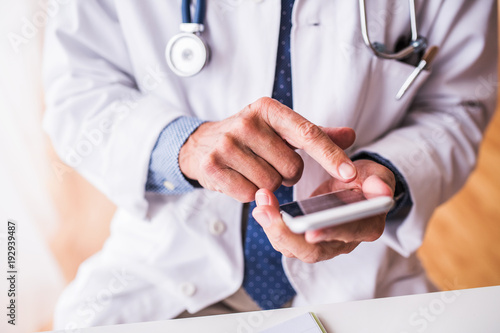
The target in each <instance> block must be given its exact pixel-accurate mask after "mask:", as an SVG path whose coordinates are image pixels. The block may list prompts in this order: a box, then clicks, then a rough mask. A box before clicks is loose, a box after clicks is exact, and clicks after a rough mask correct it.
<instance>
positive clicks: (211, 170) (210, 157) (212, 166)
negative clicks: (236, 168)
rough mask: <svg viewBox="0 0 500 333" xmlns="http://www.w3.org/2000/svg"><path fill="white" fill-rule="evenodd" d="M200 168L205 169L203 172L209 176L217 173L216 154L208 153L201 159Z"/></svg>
mask: <svg viewBox="0 0 500 333" xmlns="http://www.w3.org/2000/svg"><path fill="white" fill-rule="evenodd" d="M200 168H201V170H202V171H203V173H205V174H206V175H207V176H208V177H212V176H214V175H216V174H217V172H218V165H217V158H216V156H215V154H213V153H210V154H207V155H206V156H205V157H204V158H203V159H202V160H201V161H200Z"/></svg>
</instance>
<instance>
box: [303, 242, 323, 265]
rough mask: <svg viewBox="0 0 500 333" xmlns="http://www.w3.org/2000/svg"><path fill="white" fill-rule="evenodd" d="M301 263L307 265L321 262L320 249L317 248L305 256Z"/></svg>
mask: <svg viewBox="0 0 500 333" xmlns="http://www.w3.org/2000/svg"><path fill="white" fill-rule="evenodd" d="M300 260H301V261H303V262H305V263H306V264H315V263H317V262H319V261H321V250H320V248H319V247H317V246H315V247H314V248H313V249H312V250H311V251H309V252H308V253H307V254H306V255H305V256H303V257H302V258H301V259H300Z"/></svg>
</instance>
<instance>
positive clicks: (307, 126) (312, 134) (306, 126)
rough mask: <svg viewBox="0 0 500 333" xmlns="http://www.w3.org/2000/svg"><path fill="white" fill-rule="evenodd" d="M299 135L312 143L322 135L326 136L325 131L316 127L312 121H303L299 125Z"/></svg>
mask: <svg viewBox="0 0 500 333" xmlns="http://www.w3.org/2000/svg"><path fill="white" fill-rule="evenodd" d="M298 133H299V134H300V136H301V137H302V138H303V139H304V140H306V141H308V142H310V141H315V140H317V139H318V138H319V137H321V136H322V135H324V133H323V131H322V130H321V128H319V127H318V126H316V125H314V124H313V123H311V122H310V121H307V120H305V121H303V122H301V123H300V124H299V125H298Z"/></svg>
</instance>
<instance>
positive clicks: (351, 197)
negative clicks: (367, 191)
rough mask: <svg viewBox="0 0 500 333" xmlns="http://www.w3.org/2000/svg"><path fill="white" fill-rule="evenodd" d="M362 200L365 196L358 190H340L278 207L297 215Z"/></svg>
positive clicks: (291, 214) (294, 215) (289, 213)
mask: <svg viewBox="0 0 500 333" xmlns="http://www.w3.org/2000/svg"><path fill="white" fill-rule="evenodd" d="M364 200H366V198H365V196H364V195H363V193H361V192H360V191H357V190H342V191H337V192H332V193H327V194H322V195H318V196H316V197H312V198H308V199H305V200H300V201H293V202H290V203H287V204H283V205H281V206H280V209H281V210H282V211H284V212H285V213H287V214H288V215H290V216H292V217H298V216H304V215H309V214H313V213H317V212H320V211H323V210H327V209H330V208H336V207H341V206H345V205H348V204H351V203H355V202H359V201H364Z"/></svg>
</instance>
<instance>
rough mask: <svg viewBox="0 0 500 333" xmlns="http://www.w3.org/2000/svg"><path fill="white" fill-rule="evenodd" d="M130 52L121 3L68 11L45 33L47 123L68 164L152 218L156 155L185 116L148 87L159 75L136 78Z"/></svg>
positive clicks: (75, 4)
mask: <svg viewBox="0 0 500 333" xmlns="http://www.w3.org/2000/svg"><path fill="white" fill-rule="evenodd" d="M127 47H128V46H127V45H126V43H125V40H124V38H123V35H122V30H121V28H120V24H119V19H118V17H117V15H116V12H115V8H114V1H111V0H103V1H71V2H68V3H67V4H65V5H64V6H61V9H60V13H59V14H58V15H56V16H55V17H54V18H53V19H51V21H50V22H49V25H48V26H47V29H46V35H45V46H44V85H45V91H46V104H47V108H46V111H45V115H44V123H43V125H44V128H45V130H46V131H47V133H48V134H49V136H50V138H51V139H52V142H53V145H54V147H55V149H56V151H57V153H58V154H59V156H60V157H61V158H62V160H63V161H64V162H65V163H67V164H68V165H70V166H71V167H73V168H75V169H76V170H77V171H78V172H80V173H81V174H82V175H83V176H84V177H85V178H87V179H88V180H89V181H90V182H91V183H92V184H93V185H94V186H96V187H97V188H98V189H100V190H101V191H102V192H104V193H105V194H106V195H107V196H108V197H109V198H110V199H111V200H112V201H113V202H114V203H115V204H117V205H118V206H120V207H121V208H124V209H126V210H128V211H129V212H131V213H132V214H133V215H135V216H138V217H145V215H146V212H147V206H148V204H147V201H146V199H145V186H146V179H147V175H148V165H149V160H150V157H151V151H152V149H153V147H154V145H155V143H156V141H157V139H158V137H159V135H160V132H161V131H162V130H163V129H164V128H165V127H166V126H167V124H169V123H170V122H171V121H173V120H174V119H176V118H178V117H180V116H182V115H185V114H184V112H182V111H181V110H177V109H175V107H172V106H170V105H169V103H168V101H165V100H163V99H162V98H161V97H160V96H158V95H155V94H154V91H152V89H149V90H148V87H149V86H151V85H152V81H153V79H154V78H152V77H151V76H150V75H148V74H145V75H144V76H142V75H137V74H135V73H134V70H133V68H132V64H131V60H130V59H129V57H128V54H129V52H128V50H127ZM138 76H139V77H138ZM139 87H141V88H139ZM59 176H60V177H61V179H62V180H63V181H64V174H62V175H61V174H60V175H59Z"/></svg>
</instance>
